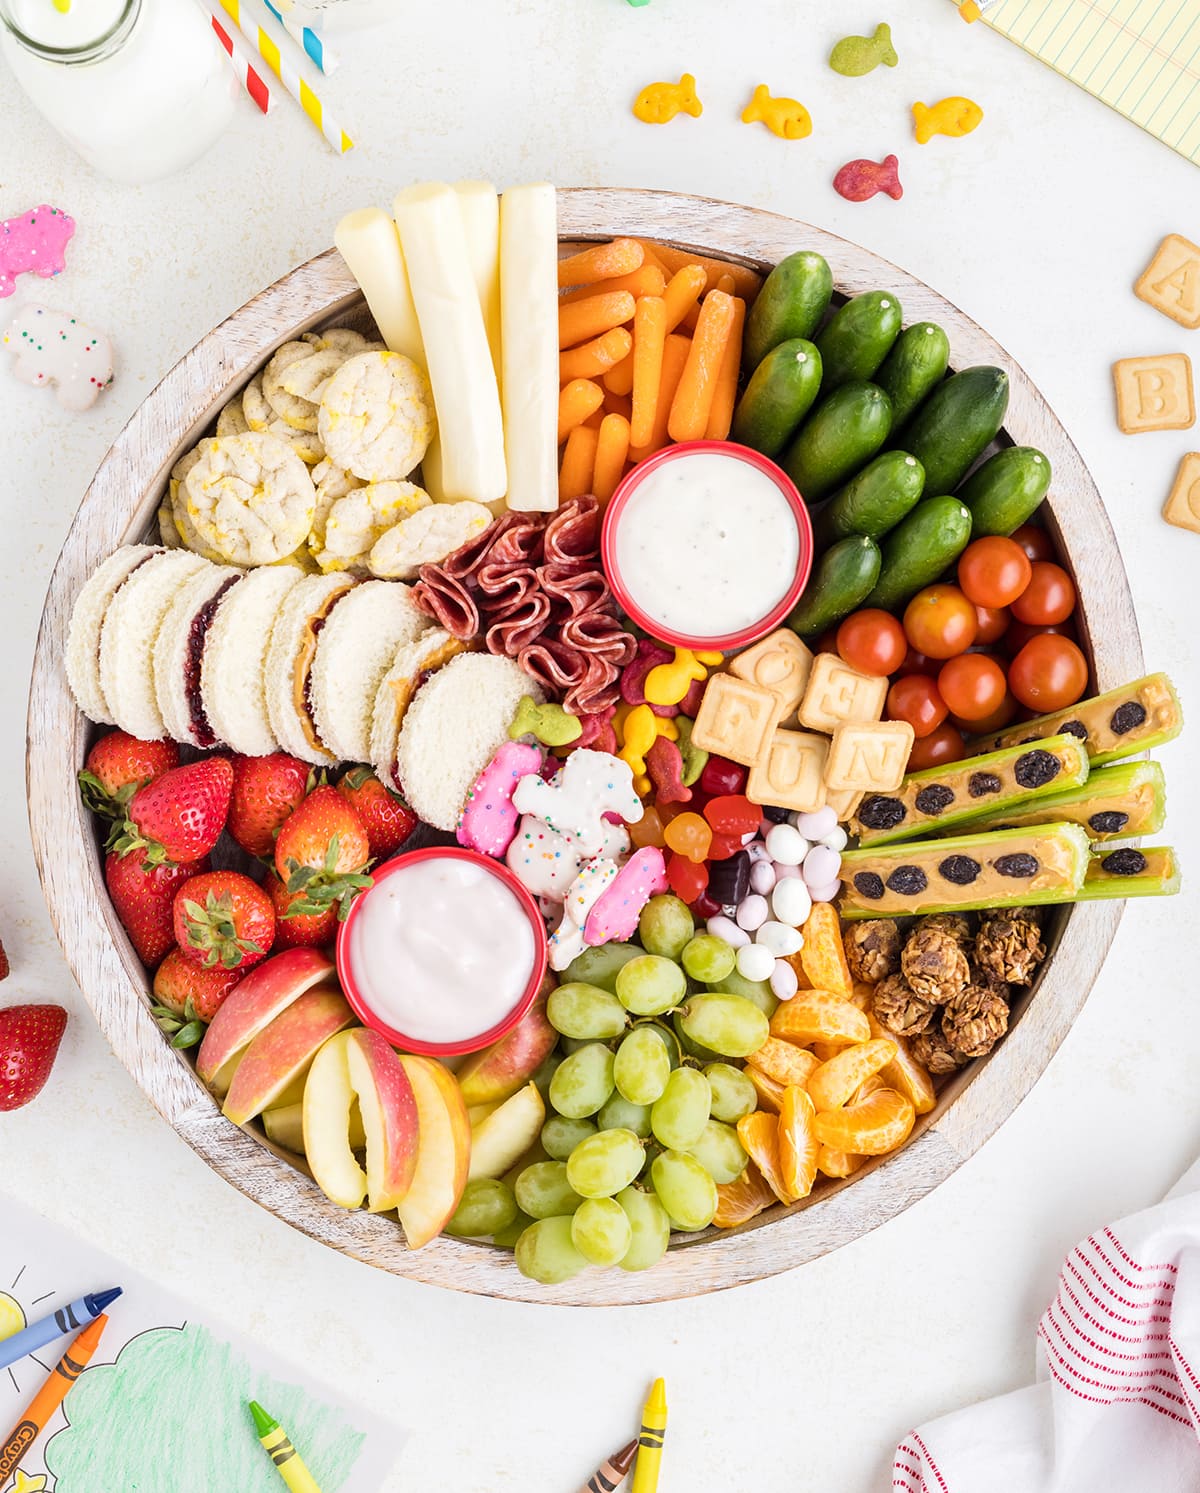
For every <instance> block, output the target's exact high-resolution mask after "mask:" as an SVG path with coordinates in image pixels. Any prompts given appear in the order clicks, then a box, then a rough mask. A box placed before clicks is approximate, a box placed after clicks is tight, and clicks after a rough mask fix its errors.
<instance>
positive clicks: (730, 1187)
mask: <svg viewBox="0 0 1200 1493" xmlns="http://www.w3.org/2000/svg"><path fill="white" fill-rule="evenodd" d="M774 1201H775V1192H774V1190H773V1188H772V1187H771V1185H770V1183H769V1182H767V1180H766V1178H765V1177H764V1176H763V1174H762V1173H761V1172H760V1171H759V1169H758V1168H757V1167H756V1166H755V1165H754V1163H753V1162H752V1161H750V1162H747V1164H746V1170H745V1171H744V1172H743V1173H742V1175H741V1176H740V1177H739V1178H738V1179H737V1181H736V1182H724V1183H722V1184H721V1185H720V1186H719V1187H718V1188H717V1211H716V1212H715V1213H714V1214H713V1223H715V1224H716V1226H717V1228H719V1229H732V1228H736V1227H737V1225H738V1224H739V1223H748V1222H749V1220H750V1219H752V1218H757V1217H758V1215H759V1214H760V1213H761V1212H762V1211H763V1209H764V1208H769V1207H770V1206H771V1205H772V1203H774Z"/></svg>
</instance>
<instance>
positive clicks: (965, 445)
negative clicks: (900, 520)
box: [904, 367, 1008, 493]
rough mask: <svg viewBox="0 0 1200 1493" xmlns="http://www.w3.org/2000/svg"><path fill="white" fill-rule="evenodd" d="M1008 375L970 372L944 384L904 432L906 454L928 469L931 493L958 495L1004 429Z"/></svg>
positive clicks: (996, 370) (978, 370) (985, 370)
mask: <svg viewBox="0 0 1200 1493" xmlns="http://www.w3.org/2000/svg"><path fill="white" fill-rule="evenodd" d="M1007 409H1008V374H1007V373H1005V372H1004V370H1003V369H1002V368H987V367H982V368H964V369H963V370H962V372H961V373H955V374H952V375H951V377H950V378H948V379H947V380H946V381H945V383H942V384H939V385H938V387H937V388H936V389H935V390H934V391H933V393H932V394H931V395H930V396H929V398H928V399H927V400H926V401H925V403H924V404H923V405H922V406H921V408H920V409H919V410H918V411H917V413H916V414H915V415H914V416H913V418H912V421H911V422H910V424H909V426H908V429H907V430H906V431H905V432H904V449H905V450H906V451H910V452H911V453H912V454H913V455H914V456H915V457H916V458H917V460H918V461H919V462H920V463H921V465H922V466H923V467H924V468H925V487H926V489H927V491H929V492H937V493H947V492H953V491H954V489H955V488H956V487H957V486H958V484H959V483H960V482H961V481H962V479H963V478H964V477H965V476H966V474H967V471H968V469H969V468H970V466H971V463H972V462H973V461H974V460H975V458H976V457H977V456H979V455H980V454H981V453H982V451H983V449H984V447H985V446H987V444H988V443H989V441H991V440H993V439H994V438H995V435H996V432H997V431H998V430H999V429H1000V427H1001V425H1003V424H1004V415H1005V412H1006V410H1007Z"/></svg>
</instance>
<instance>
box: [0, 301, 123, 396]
mask: <svg viewBox="0 0 1200 1493" xmlns="http://www.w3.org/2000/svg"><path fill="white" fill-rule="evenodd" d="M0 347H7V348H9V349H10V350H11V351H12V352H14V353H15V354H16V362H15V363H14V364H13V368H12V371H13V377H14V378H16V379H19V380H20V381H21V383H23V384H32V385H33V386H34V387H35V388H44V387H46V386H47V385H49V386H52V387H53V388H54V391H55V393H56V394H57V396H58V402H59V404H61V405H62V407H63V408H64V409H68V410H86V409H90V408H91V407H92V405H93V404H95V402H96V398H97V396H98V395H100V394H101V393H103V391H104V390H105V389H107V388H108V386H109V384H111V383H112V380H113V355H112V343H111V342H109V340H108V338H107V337H106V336H105V335H104V333H103V332H97V331H96V330H95V329H94V328H92V327H88V326H84V324H83V322H81V321H77V320H76V319H75V317H73V316H64V315H63V314H62V312H61V311H49V310H47V308H46V307H45V306H37V305H34V304H33V302H30V303H29V304H27V305H25V306H22V307H21V309H20V310H19V311H18V312H17V314H16V315H15V316H14V317H13V319H12V321H10V322H9V324H8V327H7V328H6V330H5V332H4V335H3V336H2V337H0Z"/></svg>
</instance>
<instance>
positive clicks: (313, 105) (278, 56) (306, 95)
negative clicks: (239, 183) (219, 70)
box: [221, 0, 354, 155]
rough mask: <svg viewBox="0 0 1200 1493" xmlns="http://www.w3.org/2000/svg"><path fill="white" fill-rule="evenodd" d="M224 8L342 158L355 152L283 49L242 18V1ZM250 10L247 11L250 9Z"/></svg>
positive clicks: (225, 1) (229, 0)
mask: <svg viewBox="0 0 1200 1493" xmlns="http://www.w3.org/2000/svg"><path fill="white" fill-rule="evenodd" d="M221 8H222V9H223V10H224V12H225V14H226V15H227V16H228V17H229V19H230V20H231V21H232V22H233V23H234V25H235V26H236V27H237V28H238V30H239V31H240V32H241V33H242V35H243V36H244V37H245V38H246V40H247V41H248V42H249V43H250V45H251V46H252V47H254V48H255V50H256V51H257V52H258V55H259V56H260V57H261V58H262V60H263V61H264V62H265V63H266V64H267V66H268V67H269V68H270V69H271V71H272V72H273V73H274V74H275V76H276V77H277V78H278V79H279V81H280V82H281V83H282V84H283V86H284V87H285V88H286V89H287V91H288V92H289V93H290V94H291V96H292V97H293V98H294V99H295V100H296V102H297V103H298V104H299V105H300V107H301V108H302V109H303V110H304V112H305V113H306V114H307V115H308V117H309V119H311V120H312V122H313V124H315V125H316V127H317V128H318V129H319V130H320V131H321V133H322V135H324V136H325V139H326V140H327V141H328V142H329V144H330V145H332V146H333V148H334V150H336V151H337V152H338V154H339V155H344V154H345V153H346V151H348V150H352V149H353V148H354V141H353V140H351V138H350V136H349V135H348V134H347V133H346V131H345V130H344V129H342V127H341V125H340V124H338V122H337V121H336V120H335V119H334V118H333V117H332V116H331V115H330V113H329V112H328V110H327V109H326V108H325V106H324V105H323V104H322V103H321V100H320V99H319V98H318V97H317V95H316V93H315V92H314V91H313V88H312V86H311V85H310V84H309V82H308V80H307V79H306V78H305V77H304V76H303V74H302V73H301V72H300V71H299V70H298V69H297V68H296V67H295V66H294V65H293V64H292V63H291V62H290V61H289V59H288V58H286V57H285V56H284V55H283V54H282V53H281V52H280V50H279V45H278V43H277V42H276V41H275V39H274V37H273V36H271V34H270V32H268V31H267V30H265V29H264V28H263V27H262V26H260V25H259V24H258V22H257V21H254V20H251V18H250V17H249V15H243V14H242V5H241V0H221ZM248 8H249V7H247V9H248Z"/></svg>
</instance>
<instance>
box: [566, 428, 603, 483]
mask: <svg viewBox="0 0 1200 1493" xmlns="http://www.w3.org/2000/svg"><path fill="white" fill-rule="evenodd" d="M599 439H600V436H599V432H598V431H597V430H594V429H593V428H592V426H591V425H590V424H589V423H588V422H586V421H585V422H584V424H582V425H577V426H576V427H575V429H574V430H573V431H572V432H571V434H570V435H569V436H568V437H567V445H566V449H565V450H564V452H563V459H562V466H561V467H559V469H558V499H559V502H560V503H569V502H570V501H571V499H572V498H582V497H583V496H584V494H585V493H590V492H591V490H592V474H593V473H594V472H595V470H596V445H597V443H598V441H599Z"/></svg>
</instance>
